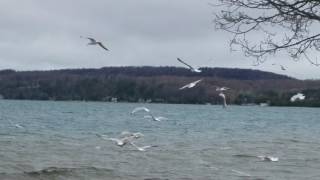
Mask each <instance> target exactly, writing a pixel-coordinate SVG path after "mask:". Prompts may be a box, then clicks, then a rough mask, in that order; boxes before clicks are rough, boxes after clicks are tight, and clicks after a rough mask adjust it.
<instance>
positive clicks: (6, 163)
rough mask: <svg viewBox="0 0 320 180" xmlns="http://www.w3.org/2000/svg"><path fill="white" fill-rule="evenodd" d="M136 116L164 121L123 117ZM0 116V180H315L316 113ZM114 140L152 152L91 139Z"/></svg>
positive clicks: (4, 109)
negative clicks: (129, 136) (134, 135)
mask: <svg viewBox="0 0 320 180" xmlns="http://www.w3.org/2000/svg"><path fill="white" fill-rule="evenodd" d="M138 106H146V107H148V108H150V109H151V111H152V112H153V113H154V115H161V116H165V117H167V118H168V120H165V121H161V122H155V121H151V120H149V119H145V118H143V116H144V114H143V113H142V112H140V113H137V114H135V115H130V112H131V111H132V110H133V109H134V108H135V107H138ZM0 115H1V117H0V121H1V123H0V179H1V180H6V179H8V180H11V179H12V180H19V179H26V180H29V179H30V180H31V179H32V180H33V179H36V180H37V179H45V180H51V179H59V180H64V179H68V180H69V179H70V180H79V179H83V180H87V179H89V180H95V179H112V180H118V179H125V180H127V179H128V180H131V179H132V180H143V179H145V180H152V179H153V180H162V179H170V180H171V179H173V180H189V179H190V180H191V179H195V180H211V179H213V180H216V179H217V180H220V179H221V180H224V179H226V180H233V179H234V180H238V179H239V180H241V179H246V180H251V179H252V180H254V179H255V180H258V179H259V180H264V179H265V180H267V179H268V180H269V179H272V180H278V179H279V180H287V179H288V180H302V179H308V180H309V179H311V180H313V179H314V180H319V179H320V171H319V170H320V109H317V108H300V107H299V108H298V107H297V108H287V107H257V106H229V107H228V108H227V109H223V108H222V107H221V106H211V105H168V104H130V103H102V102H52V101H7V100H2V101H0ZM15 124H19V125H21V126H23V128H19V127H16V126H15ZM122 131H130V132H141V133H143V134H144V135H145V136H144V137H142V138H140V139H138V140H136V144H138V145H157V146H158V147H153V148H150V149H148V150H147V151H146V152H140V151H137V150H136V149H135V148H134V147H133V146H131V145H127V146H124V147H118V146H116V145H115V144H114V143H113V142H111V141H106V140H103V139H101V138H99V137H97V136H96V134H106V135H108V136H110V137H117V136H118V135H119V134H120V133H121V132H122ZM260 155H270V156H275V157H279V161H278V162H268V161H262V160H261V159H259V158H257V157H256V156H260Z"/></svg>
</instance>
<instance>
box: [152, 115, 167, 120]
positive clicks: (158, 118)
mask: <svg viewBox="0 0 320 180" xmlns="http://www.w3.org/2000/svg"><path fill="white" fill-rule="evenodd" d="M155 119H156V120H157V121H162V120H167V119H168V118H166V117H162V116H160V117H156V118H155Z"/></svg>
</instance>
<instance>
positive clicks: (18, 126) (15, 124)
mask: <svg viewBox="0 0 320 180" xmlns="http://www.w3.org/2000/svg"><path fill="white" fill-rule="evenodd" d="M8 121H9V123H10V124H11V126H14V127H15V128H18V129H24V127H23V126H22V125H20V124H18V123H13V122H12V121H11V120H10V119H8Z"/></svg>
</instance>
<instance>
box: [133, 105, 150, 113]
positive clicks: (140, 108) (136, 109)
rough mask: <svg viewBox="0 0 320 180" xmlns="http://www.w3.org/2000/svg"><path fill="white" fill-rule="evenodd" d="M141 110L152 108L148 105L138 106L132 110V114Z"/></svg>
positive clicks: (146, 110) (147, 110)
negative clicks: (147, 106)
mask: <svg viewBox="0 0 320 180" xmlns="http://www.w3.org/2000/svg"><path fill="white" fill-rule="evenodd" d="M139 111H145V112H150V110H149V109H148V108H146V107H137V108H134V109H133V110H132V112H131V114H134V113H136V112H139Z"/></svg>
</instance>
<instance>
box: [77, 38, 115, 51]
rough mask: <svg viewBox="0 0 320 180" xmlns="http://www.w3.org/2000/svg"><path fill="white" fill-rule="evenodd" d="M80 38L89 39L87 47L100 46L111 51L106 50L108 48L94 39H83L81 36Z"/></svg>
mask: <svg viewBox="0 0 320 180" xmlns="http://www.w3.org/2000/svg"><path fill="white" fill-rule="evenodd" d="M80 37H81V38H86V39H89V41H90V42H89V43H88V44H87V45H98V46H100V47H101V48H103V49H104V50H106V51H109V49H108V48H106V47H105V46H104V45H103V44H102V42H99V41H96V40H95V39H94V38H91V37H82V36H80Z"/></svg>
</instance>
